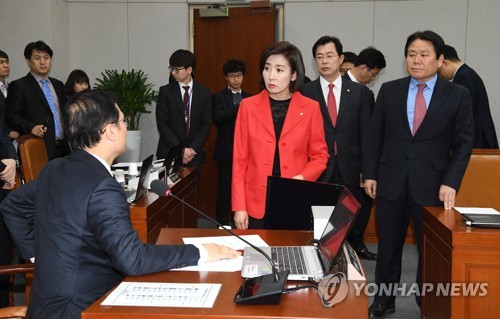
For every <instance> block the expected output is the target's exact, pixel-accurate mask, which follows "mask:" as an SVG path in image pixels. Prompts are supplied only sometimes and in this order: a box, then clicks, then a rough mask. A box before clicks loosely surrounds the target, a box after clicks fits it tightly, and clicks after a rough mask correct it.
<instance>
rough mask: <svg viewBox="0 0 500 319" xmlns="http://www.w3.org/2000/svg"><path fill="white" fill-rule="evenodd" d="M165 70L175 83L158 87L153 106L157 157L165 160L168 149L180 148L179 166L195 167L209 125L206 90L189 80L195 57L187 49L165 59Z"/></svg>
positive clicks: (198, 163)
mask: <svg viewBox="0 0 500 319" xmlns="http://www.w3.org/2000/svg"><path fill="white" fill-rule="evenodd" d="M169 63H170V66H169V70H170V73H171V75H172V77H173V78H174V80H175V81H173V82H170V83H169V84H167V85H165V86H162V87H161V88H160V93H159V95H158V102H157V103H156V125H157V127H158V131H159V132H160V140H159V141H158V148H157V151H156V157H157V158H165V157H166V156H167V153H168V151H169V150H170V149H172V148H174V147H179V148H180V149H182V154H183V164H184V165H185V166H193V167H199V166H200V165H201V162H202V160H203V156H204V154H203V153H204V152H203V146H204V145H205V142H206V140H207V138H208V134H209V133H210V128H211V126H212V100H211V96H210V95H211V94H210V91H209V90H208V89H207V88H205V87H204V86H202V85H201V84H199V83H198V82H195V81H194V80H193V75H194V68H195V56H194V54H193V53H192V52H190V51H188V50H177V51H175V52H174V53H173V54H172V55H171V56H170V59H169Z"/></svg>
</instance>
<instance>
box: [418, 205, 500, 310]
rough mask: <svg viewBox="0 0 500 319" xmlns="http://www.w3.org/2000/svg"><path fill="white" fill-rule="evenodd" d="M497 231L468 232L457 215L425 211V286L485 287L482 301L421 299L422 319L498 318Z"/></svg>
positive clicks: (499, 257) (431, 296)
mask: <svg viewBox="0 0 500 319" xmlns="http://www.w3.org/2000/svg"><path fill="white" fill-rule="evenodd" d="M499 243H500V229H492V228H489V229H488V228H470V227H467V226H465V224H464V222H463V220H462V217H461V216H460V214H459V213H458V212H457V211H455V210H451V211H446V210H445V209H443V208H442V207H425V209H424V216H423V245H422V249H423V251H422V253H423V262H422V282H424V283H433V284H435V283H447V282H450V283H483V282H486V283H488V294H487V295H486V296H484V297H480V296H475V297H470V296H469V297H466V296H454V297H444V296H436V295H434V294H427V295H425V296H423V297H422V318H454V319H456V318H497V317H498V314H499V313H500V302H499V300H500V250H499V249H498V247H499Z"/></svg>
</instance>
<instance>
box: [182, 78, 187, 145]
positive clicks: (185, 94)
mask: <svg viewBox="0 0 500 319" xmlns="http://www.w3.org/2000/svg"><path fill="white" fill-rule="evenodd" d="M182 88H183V89H184V121H185V123H186V126H185V128H186V137H188V136H189V85H186V86H183V87H182Z"/></svg>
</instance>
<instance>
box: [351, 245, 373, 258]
mask: <svg viewBox="0 0 500 319" xmlns="http://www.w3.org/2000/svg"><path fill="white" fill-rule="evenodd" d="M356 254H358V257H359V258H361V259H367V260H377V254H374V253H372V252H371V251H369V250H368V248H366V247H364V248H362V249H356Z"/></svg>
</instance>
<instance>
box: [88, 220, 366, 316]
mask: <svg viewBox="0 0 500 319" xmlns="http://www.w3.org/2000/svg"><path fill="white" fill-rule="evenodd" d="M236 232H237V233H238V234H240V235H247V234H258V235H260V236H261V237H262V239H263V240H264V241H266V242H267V243H268V244H273V245H284V244H286V245H304V244H305V243H306V242H307V241H308V240H309V239H311V238H312V232H307V231H285V230H272V231H269V230H267V231H266V230H237V231H236ZM226 235H227V233H226V232H225V231H223V230H219V229H173V228H168V229H162V230H161V233H160V235H159V237H158V244H180V243H182V237H204V236H226ZM125 280H127V281H144V282H173V283H176V282H178V283H184V282H186V283H191V282H199V283H221V284H222V287H221V290H220V292H219V295H218V297H217V300H216V301H215V305H214V307H213V308H210V309H201V308H162V307H118V306H114V307H113V306H105V307H104V306H101V305H100V304H101V302H102V301H103V300H104V299H105V296H104V297H102V298H101V299H99V300H98V301H97V302H96V303H94V304H93V305H92V306H90V307H89V308H88V309H87V310H85V311H84V312H83V314H82V319H102V318H106V319H128V318H153V317H154V318H184V319H188V318H189V319H191V318H204V317H207V318H218V319H219V318H221V319H224V318H225V319H235V318H238V319H244V318H248V319H250V318H252V319H255V318H256V317H258V318H259V319H265V318H268V319H270V318H367V317H368V297H367V296H366V295H364V294H363V295H361V296H359V297H356V296H355V291H354V288H352V287H350V288H351V289H349V294H348V296H347V298H346V299H345V300H344V301H342V302H340V303H339V304H337V305H336V306H335V307H334V308H324V307H323V306H322V304H321V300H320V297H319V296H318V293H317V292H316V290H313V289H304V290H299V291H297V292H295V293H291V294H288V295H283V296H282V297H281V302H280V304H279V305H266V306H256V305H236V304H235V303H234V302H233V299H234V296H235V294H236V291H237V290H238V288H239V287H240V286H241V284H242V283H243V279H242V278H241V273H240V272H239V271H238V272H232V273H224V272H190V271H165V272H161V273H156V274H151V275H145V276H136V277H128V278H126V279H125ZM296 284H299V285H300V284H305V283H302V282H296V281H294V282H290V281H289V282H288V286H289V287H292V286H295V285H296Z"/></svg>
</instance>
